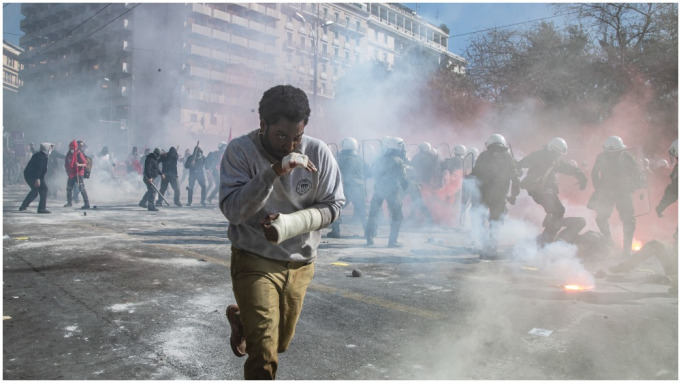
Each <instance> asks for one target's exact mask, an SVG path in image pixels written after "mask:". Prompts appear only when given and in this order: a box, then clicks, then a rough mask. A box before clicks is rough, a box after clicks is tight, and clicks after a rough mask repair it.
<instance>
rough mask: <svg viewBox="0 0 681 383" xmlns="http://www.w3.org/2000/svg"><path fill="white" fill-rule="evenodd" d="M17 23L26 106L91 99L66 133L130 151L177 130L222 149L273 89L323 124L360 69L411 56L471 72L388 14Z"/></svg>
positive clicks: (192, 9)
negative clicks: (341, 88) (100, 138)
mask: <svg viewBox="0 0 681 383" xmlns="http://www.w3.org/2000/svg"><path fill="white" fill-rule="evenodd" d="M22 14H23V15H24V16H25V19H24V20H22V22H21V29H22V31H23V32H24V33H25V35H24V36H23V37H22V38H21V45H22V47H24V48H25V50H26V54H25V56H26V61H25V62H26V67H25V68H24V70H23V71H22V78H23V79H24V81H25V82H26V84H27V88H30V89H31V91H32V95H33V97H34V98H35V99H37V100H42V101H44V102H49V96H48V95H49V94H53V93H54V92H60V93H62V95H63V97H73V98H74V99H78V96H79V95H82V94H88V96H87V97H86V98H85V99H78V101H72V102H70V103H69V105H73V104H77V105H78V107H79V108H81V110H79V112H77V113H71V114H70V115H69V116H65V118H66V119H67V120H68V121H69V124H70V126H71V127H72V128H76V129H80V130H83V131H84V132H87V130H88V129H98V131H99V132H100V133H102V134H104V136H105V137H106V139H107V140H108V141H110V142H113V143H116V142H121V141H124V143H125V147H126V150H128V149H129V148H130V146H131V145H132V144H133V143H140V142H142V143H143V142H147V141H150V140H152V138H153V137H154V136H163V135H164V134H168V132H176V131H182V132H185V133H187V134H188V135H191V136H193V137H196V138H197V139H198V138H201V137H207V138H222V139H224V137H226V135H227V134H228V133H229V131H230V128H237V127H242V126H249V125H252V121H253V119H254V116H253V113H257V107H258V100H259V98H260V96H261V95H262V92H263V90H265V89H266V88H268V87H270V86H272V85H275V84H278V83H289V84H292V85H295V86H298V87H300V88H302V89H304V90H305V91H306V92H307V93H308V94H309V97H310V100H311V103H312V106H313V108H314V112H315V114H316V115H317V116H322V117H323V116H324V109H325V108H326V107H328V106H329V103H331V102H333V99H334V96H335V91H336V85H337V84H338V82H339V81H340V80H341V79H342V78H343V76H344V74H346V73H347V72H348V71H350V70H351V69H352V68H353V67H354V66H355V65H357V64H359V63H364V62H370V61H375V62H380V63H383V64H384V65H385V67H386V68H387V69H389V70H390V69H392V68H394V67H395V65H396V63H397V60H398V59H399V57H400V55H401V54H403V53H404V52H405V51H407V50H408V49H409V48H410V47H413V46H419V47H422V48H425V49H424V50H423V51H425V52H429V55H432V60H435V61H438V62H440V61H441V60H443V59H444V60H447V61H448V62H449V63H450V64H453V65H452V67H453V68H454V70H456V71H459V72H461V73H463V72H464V71H465V64H466V62H465V60H464V59H463V58H461V57H459V56H457V55H454V54H452V53H450V52H448V49H447V44H448V37H447V33H446V32H447V31H444V30H442V29H441V28H440V27H437V26H434V25H432V24H430V23H428V22H426V21H424V20H422V19H421V18H420V17H419V16H418V15H417V14H416V13H415V12H414V11H412V10H410V9H409V8H406V7H403V6H399V5H395V4H386V3H262V4H259V3H205V4H199V3H185V4H162V3H141V4H137V3H113V4H102V3H96V4H82V3H79V4H75V3H73V4H72V3H69V4H51V3H48V4H36V3H24V4H22ZM62 109H63V108H62ZM47 113H52V114H58V113H60V110H59V109H56V110H53V111H49V112H47ZM74 116H75V117H74ZM93 121H94V122H96V123H94V122H93Z"/></svg>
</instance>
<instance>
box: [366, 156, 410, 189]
mask: <svg viewBox="0 0 681 383" xmlns="http://www.w3.org/2000/svg"><path fill="white" fill-rule="evenodd" d="M406 167H407V164H406V162H405V160H404V158H402V156H400V155H399V154H398V153H397V152H396V151H395V150H389V151H388V152H387V153H386V154H384V155H383V156H381V157H379V158H378V160H376V163H375V164H374V166H373V174H374V177H375V179H376V182H375V183H374V193H379V194H381V195H392V196H397V195H398V193H399V192H400V191H401V189H402V190H406V189H407V187H409V181H408V180H407V172H406ZM400 188H401V189H400Z"/></svg>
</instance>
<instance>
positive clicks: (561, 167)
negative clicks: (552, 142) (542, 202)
mask: <svg viewBox="0 0 681 383" xmlns="http://www.w3.org/2000/svg"><path fill="white" fill-rule="evenodd" d="M518 169H519V170H520V169H527V175H526V176H525V178H523V180H522V182H521V183H520V186H522V188H523V189H527V191H528V193H532V192H533V191H536V190H540V189H542V188H546V189H550V190H553V191H554V192H555V193H558V180H557V179H556V173H561V174H565V175H569V176H574V177H575V178H577V180H578V181H579V183H580V185H586V182H587V179H586V175H584V172H582V170H581V169H580V168H578V167H576V166H574V165H571V164H570V163H569V162H567V161H565V160H564V159H563V158H562V157H561V156H560V155H559V154H558V153H556V152H554V151H551V150H549V149H548V148H544V149H541V150H537V151H535V152H532V153H530V154H528V155H527V156H526V157H525V158H523V159H522V160H520V161H518Z"/></svg>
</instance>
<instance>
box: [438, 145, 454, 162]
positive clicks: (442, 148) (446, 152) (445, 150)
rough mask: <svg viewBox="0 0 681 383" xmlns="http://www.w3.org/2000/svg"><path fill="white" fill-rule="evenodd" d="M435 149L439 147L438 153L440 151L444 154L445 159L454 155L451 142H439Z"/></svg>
mask: <svg viewBox="0 0 681 383" xmlns="http://www.w3.org/2000/svg"><path fill="white" fill-rule="evenodd" d="M435 149H437V151H438V153H440V155H442V158H443V159H446V158H451V157H452V151H451V150H450V149H449V144H448V143H446V142H443V143H441V144H438V145H437V146H436V147H435Z"/></svg>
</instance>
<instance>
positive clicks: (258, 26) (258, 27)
mask: <svg viewBox="0 0 681 383" xmlns="http://www.w3.org/2000/svg"><path fill="white" fill-rule="evenodd" d="M251 30H253V31H257V32H260V33H265V26H264V25H262V24H258V23H251Z"/></svg>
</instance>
